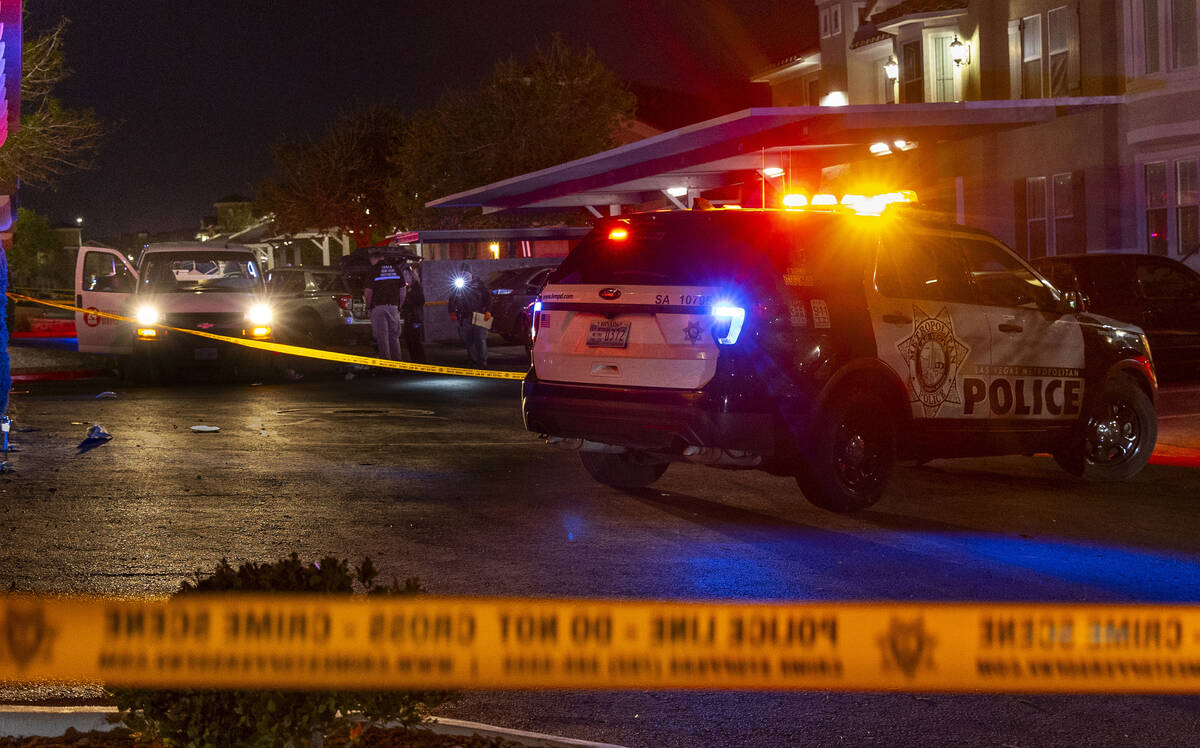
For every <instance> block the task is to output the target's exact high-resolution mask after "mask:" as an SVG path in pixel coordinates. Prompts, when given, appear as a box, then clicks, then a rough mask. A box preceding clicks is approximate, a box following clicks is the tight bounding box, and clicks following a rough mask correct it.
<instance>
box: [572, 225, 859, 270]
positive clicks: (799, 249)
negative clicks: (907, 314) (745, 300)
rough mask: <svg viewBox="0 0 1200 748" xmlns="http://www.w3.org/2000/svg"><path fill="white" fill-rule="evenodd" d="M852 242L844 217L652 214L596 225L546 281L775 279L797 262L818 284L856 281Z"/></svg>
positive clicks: (855, 248) (856, 263) (856, 244)
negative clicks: (616, 231)
mask: <svg viewBox="0 0 1200 748" xmlns="http://www.w3.org/2000/svg"><path fill="white" fill-rule="evenodd" d="M617 227H620V228H625V229H627V230H628V232H629V234H628V237H627V238H626V239H621V240H615V239H610V238H609V232H610V231H611V230H612V229H613V228H617ZM859 246H860V242H857V241H852V240H851V237H850V236H848V224H847V221H846V220H845V219H844V218H843V217H835V216H824V215H817V214H806V215H787V214H783V215H780V214H774V215H769V214H762V213H733V212H731V211H730V212H725V211H718V212H714V213H705V214H695V213H664V214H652V215H648V216H639V217H636V218H634V219H632V220H631V221H629V223H628V224H626V223H624V222H606V223H604V224H602V225H601V226H599V227H598V228H597V229H596V230H595V231H593V232H592V233H590V234H588V235H587V237H585V238H584V240H583V241H582V242H581V243H580V244H579V246H577V247H576V248H575V249H574V250H573V251H572V252H571V254H570V255H568V256H567V258H566V259H565V260H563V263H562V265H561V266H559V268H558V270H557V271H555V272H554V273H553V274H552V275H551V276H550V283H555V284H567V285H569V284H588V285H595V284H608V283H614V284H615V283H628V284H640V285H655V284H671V285H689V286H722V285H730V284H737V285H768V286H775V285H777V284H778V282H779V280H781V279H782V278H783V276H784V275H786V274H787V273H789V272H793V273H795V272H799V271H798V270H797V268H803V272H805V273H811V274H812V275H813V276H814V282H815V283H817V284H820V285H838V283H837V281H836V280H835V279H834V278H833V277H831V276H833V275H843V273H844V274H845V277H852V278H853V277H856V278H858V279H859V280H861V278H862V267H863V260H864V258H863V256H862V252H861V251H858V248H859Z"/></svg>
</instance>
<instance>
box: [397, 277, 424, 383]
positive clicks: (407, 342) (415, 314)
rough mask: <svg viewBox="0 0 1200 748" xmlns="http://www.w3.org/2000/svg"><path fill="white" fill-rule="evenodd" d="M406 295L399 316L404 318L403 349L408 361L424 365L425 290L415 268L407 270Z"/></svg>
mask: <svg viewBox="0 0 1200 748" xmlns="http://www.w3.org/2000/svg"><path fill="white" fill-rule="evenodd" d="M408 272H409V279H408V293H407V294H405V296H404V304H403V305H402V306H401V307H400V314H401V316H402V317H404V347H405V348H407V349H408V360H409V361H412V362H413V363H415V364H423V363H425V342H424V341H425V290H424V289H423V288H421V278H420V276H419V275H418V274H417V269H416V268H415V267H410V268H409V269H408Z"/></svg>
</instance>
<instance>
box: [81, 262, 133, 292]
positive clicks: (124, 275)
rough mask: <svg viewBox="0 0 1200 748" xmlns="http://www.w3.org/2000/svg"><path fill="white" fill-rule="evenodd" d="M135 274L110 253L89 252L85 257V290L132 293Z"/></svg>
mask: <svg viewBox="0 0 1200 748" xmlns="http://www.w3.org/2000/svg"><path fill="white" fill-rule="evenodd" d="M135 285H136V284H135V283H134V280H133V274H132V273H130V272H129V268H127V267H126V266H125V263H124V262H122V261H121V259H120V258H119V257H117V256H116V255H114V254H112V253H110V252H88V253H87V254H86V255H84V257H83V290H84V291H96V292H99V293H132V292H133V287H134V286H135Z"/></svg>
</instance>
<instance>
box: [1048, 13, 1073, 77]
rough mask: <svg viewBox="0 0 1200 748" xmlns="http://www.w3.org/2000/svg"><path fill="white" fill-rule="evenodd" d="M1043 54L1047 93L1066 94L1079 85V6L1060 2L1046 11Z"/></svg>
mask: <svg viewBox="0 0 1200 748" xmlns="http://www.w3.org/2000/svg"><path fill="white" fill-rule="evenodd" d="M1046 53H1047V56H1048V59H1049V63H1050V95H1051V96H1069V95H1071V94H1073V93H1077V92H1078V91H1079V88H1080V83H1081V81H1080V72H1079V9H1078V6H1070V5H1063V6H1061V7H1058V8H1054V9H1053V10H1051V11H1050V12H1049V13H1047V14H1046Z"/></svg>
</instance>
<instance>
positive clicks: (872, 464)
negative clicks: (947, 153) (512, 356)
mask: <svg viewBox="0 0 1200 748" xmlns="http://www.w3.org/2000/svg"><path fill="white" fill-rule="evenodd" d="M814 202H816V201H815V200H814ZM824 202H827V203H828V202H835V201H833V200H831V199H828V198H827V199H826V200H825V201H824ZM886 202H887V201H886V200H883V201H881V200H879V199H873V200H864V201H862V203H860V204H859V208H860V209H859V210H855V209H851V208H847V207H844V206H842V205H836V204H835V205H833V206H829V207H827V208H821V209H813V208H808V209H804V210H778V211H777V210H702V211H676V212H658V213H646V214H637V215H632V216H629V217H626V218H620V219H606V220H605V221H604V222H602V223H601V224H599V225H598V226H597V227H596V228H595V230H593V231H592V232H591V233H590V234H589V235H588V236H587V237H586V238H585V239H584V240H583V241H582V242H581V243H580V245H579V246H578V247H576V248H575V249H574V250H573V251H572V252H571V254H570V255H569V256H568V257H567V258H566V259H565V260H564V261H563V263H562V265H561V266H560V267H559V269H557V270H556V271H554V273H553V274H552V275H551V276H550V279H549V282H548V284H547V285H546V287H545V289H544V290H543V292H542V294H541V296H540V300H539V302H538V303H536V304H535V307H534V309H535V316H534V322H533V328H534V329H533V333H534V336H535V341H534V347H533V367H532V368H531V370H530V372H529V374H528V376H527V377H526V379H525V382H524V388H523V398H522V409H523V413H524V418H525V425H526V428H528V429H529V430H530V431H533V432H537V433H540V434H543V435H545V436H547V437H548V438H549V441H550V442H551V443H553V444H556V445H559V446H563V447H567V448H571V449H576V450H578V451H579V452H580V455H581V457H582V460H583V464H584V467H585V468H586V469H587V471H588V472H589V473H590V474H591V475H592V477H593V478H595V479H596V480H598V481H600V482H601V483H605V484H608V485H611V486H616V487H621V488H636V487H641V486H646V485H649V484H650V483H652V482H654V481H655V480H657V479H658V478H659V477H661V476H662V474H663V472H664V471H665V470H666V469H667V467H668V466H669V465H670V464H671V463H672V462H679V461H688V462H696V463H703V464H707V465H713V466H716V467H725V468H734V469H738V468H743V469H745V468H755V469H761V470H766V471H768V472H771V473H774V474H777V475H787V476H794V477H795V479H796V481H797V482H798V484H799V486H800V489H801V490H802V491H803V493H804V495H805V497H806V498H807V499H808V500H809V501H811V502H812V503H813V504H816V505H817V506H819V507H823V508H825V509H830V510H833V511H853V510H857V509H862V508H865V507H868V506H871V505H872V504H874V503H875V502H876V501H878V500H879V498H880V497H881V495H882V492H883V489H884V485H885V482H886V480H887V477H888V473H889V471H890V469H891V467H892V465H893V463H894V462H895V461H896V460H897V459H907V460H916V461H924V460H928V459H932V458H941V457H960V456H962V457H965V456H981V455H1002V454H1026V455H1032V454H1034V453H1037V452H1049V453H1052V454H1053V455H1054V457H1055V459H1056V460H1057V461H1058V463H1059V464H1060V465H1061V466H1062V467H1063V468H1065V469H1066V470H1067V471H1069V472H1071V473H1073V474H1075V475H1077V476H1081V477H1083V478H1086V479H1091V480H1124V479H1128V478H1131V477H1133V476H1134V475H1135V474H1137V472H1138V471H1139V470H1141V469H1142V467H1143V466H1144V465H1145V464H1146V462H1147V460H1148V459H1149V457H1150V453H1151V451H1152V449H1153V448H1154V443H1155V439H1156V437H1157V424H1156V417H1155V406H1154V402H1155V398H1156V391H1157V383H1156V377H1155V371H1154V366H1153V363H1152V362H1151V358H1150V350H1149V346H1148V344H1147V342H1146V338H1145V336H1144V335H1143V334H1142V331H1141V330H1140V329H1138V328H1137V327H1135V326H1133V325H1129V324H1124V323H1121V322H1117V321H1115V320H1112V319H1108V318H1105V317H1101V316H1098V315H1094V314H1088V313H1087V312H1086V311H1085V310H1084V309H1083V308H1082V306H1083V304H1082V299H1081V298H1080V297H1078V296H1076V295H1072V294H1066V295H1064V294H1061V293H1060V292H1059V291H1057V290H1056V289H1055V288H1054V287H1053V286H1052V285H1051V284H1050V283H1049V282H1047V281H1046V280H1045V279H1044V278H1042V277H1041V276H1040V275H1038V274H1037V273H1036V272H1034V271H1033V270H1032V269H1031V268H1030V266H1029V265H1028V264H1026V263H1025V262H1024V261H1023V260H1021V259H1020V258H1018V257H1017V256H1016V255H1014V254H1013V253H1012V252H1011V251H1010V250H1009V249H1007V248H1006V247H1005V246H1004V245H1003V244H1001V243H1000V242H999V241H997V240H996V239H995V238H993V237H992V236H990V235H989V234H987V233H985V232H983V231H977V230H973V229H969V228H965V227H963V226H959V225H955V224H952V223H947V222H945V221H944V220H942V219H940V218H938V217H936V216H931V215H929V214H926V213H924V212H922V211H918V210H915V209H914V208H912V207H911V206H900V205H891V206H887V207H881V206H882V205H884V204H885V203H886ZM872 206H874V209H872ZM868 213H870V214H872V215H866V214H868Z"/></svg>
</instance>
